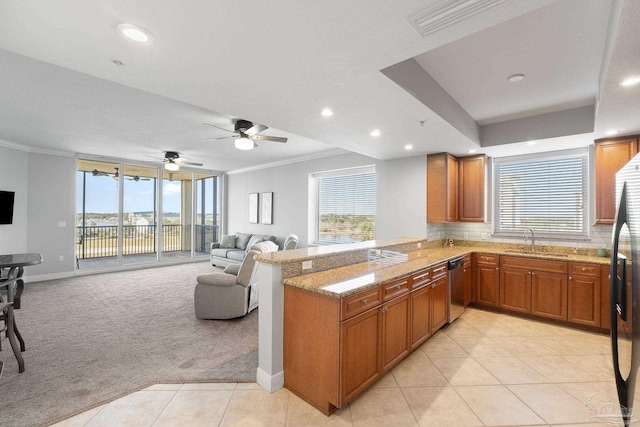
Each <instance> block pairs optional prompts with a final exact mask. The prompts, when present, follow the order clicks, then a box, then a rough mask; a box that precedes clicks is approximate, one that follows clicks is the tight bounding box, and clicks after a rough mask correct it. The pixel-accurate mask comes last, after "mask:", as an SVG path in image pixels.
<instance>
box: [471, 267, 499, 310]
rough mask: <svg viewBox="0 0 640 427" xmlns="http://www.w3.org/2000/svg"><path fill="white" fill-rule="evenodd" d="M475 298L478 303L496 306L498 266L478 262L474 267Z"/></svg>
mask: <svg viewBox="0 0 640 427" xmlns="http://www.w3.org/2000/svg"><path fill="white" fill-rule="evenodd" d="M476 274H477V276H476V300H477V302H478V304H484V305H490V306H493V307H497V306H498V304H499V299H500V295H499V292H498V291H499V288H500V268H499V267H496V266H493V265H482V264H478V265H477V267H476Z"/></svg>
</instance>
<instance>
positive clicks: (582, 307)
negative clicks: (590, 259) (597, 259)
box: [567, 262, 602, 327]
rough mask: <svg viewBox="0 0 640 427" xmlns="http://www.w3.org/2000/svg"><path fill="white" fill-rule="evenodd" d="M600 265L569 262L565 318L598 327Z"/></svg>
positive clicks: (599, 323) (599, 324)
mask: <svg viewBox="0 0 640 427" xmlns="http://www.w3.org/2000/svg"><path fill="white" fill-rule="evenodd" d="M600 276H601V266H600V265H596V264H583V263H575V262H572V263H570V264H569V288H568V301H567V304H568V306H567V320H569V322H572V323H578V324H581V325H587V326H596V327H600V326H601V322H600V316H601V313H600V300H601V296H600V291H601V287H602V284H601V283H600V282H601V280H600Z"/></svg>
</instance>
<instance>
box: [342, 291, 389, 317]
mask: <svg viewBox="0 0 640 427" xmlns="http://www.w3.org/2000/svg"><path fill="white" fill-rule="evenodd" d="M381 295H382V291H381V288H380V286H378V287H376V288H373V289H367V290H364V291H361V292H358V293H357V294H353V295H349V296H348V297H345V298H342V318H341V320H345V319H348V318H349V317H353V316H355V315H356V314H359V313H362V312H363V311H366V310H368V309H370V308H371V307H375V306H376V305H379V304H380V303H382V298H381Z"/></svg>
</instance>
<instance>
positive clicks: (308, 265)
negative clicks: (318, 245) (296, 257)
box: [302, 260, 313, 270]
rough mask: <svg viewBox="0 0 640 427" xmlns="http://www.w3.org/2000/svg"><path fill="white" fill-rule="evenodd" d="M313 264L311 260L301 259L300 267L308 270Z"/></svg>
mask: <svg viewBox="0 0 640 427" xmlns="http://www.w3.org/2000/svg"><path fill="white" fill-rule="evenodd" d="M312 266H313V264H312V262H311V260H309V261H302V269H303V270H308V269H310V268H311V267H312Z"/></svg>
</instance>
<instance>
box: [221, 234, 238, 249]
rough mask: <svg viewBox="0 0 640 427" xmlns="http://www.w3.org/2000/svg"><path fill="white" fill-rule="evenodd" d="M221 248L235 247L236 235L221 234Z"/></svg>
mask: <svg viewBox="0 0 640 427" xmlns="http://www.w3.org/2000/svg"><path fill="white" fill-rule="evenodd" d="M220 247H221V248H235V247H236V236H235V235H233V236H222V241H221V242H220Z"/></svg>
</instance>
